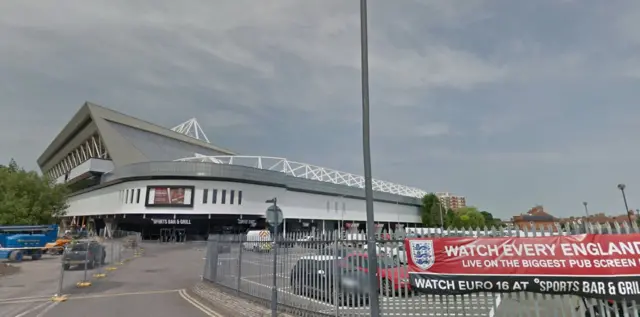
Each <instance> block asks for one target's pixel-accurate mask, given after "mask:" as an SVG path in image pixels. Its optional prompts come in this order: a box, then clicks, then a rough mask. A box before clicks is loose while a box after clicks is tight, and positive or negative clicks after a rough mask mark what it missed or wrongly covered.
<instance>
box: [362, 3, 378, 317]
mask: <svg viewBox="0 0 640 317" xmlns="http://www.w3.org/2000/svg"><path fill="white" fill-rule="evenodd" d="M368 46H369V44H368V35H367V0H360V53H361V55H360V58H361V62H362V66H361V67H362V151H363V157H364V193H365V202H366V210H367V257H368V258H369V272H368V274H369V305H370V307H371V309H370V311H369V314H370V315H371V317H380V306H379V302H378V283H377V281H378V277H377V273H378V260H377V254H376V235H375V222H374V218H373V182H372V180H371V140H370V138H369V136H370V132H369V130H370V129H369V49H368Z"/></svg>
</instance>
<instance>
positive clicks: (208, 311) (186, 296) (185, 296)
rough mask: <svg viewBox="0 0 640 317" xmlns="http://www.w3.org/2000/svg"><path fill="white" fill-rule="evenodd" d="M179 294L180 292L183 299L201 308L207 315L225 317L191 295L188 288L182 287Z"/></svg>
mask: <svg viewBox="0 0 640 317" xmlns="http://www.w3.org/2000/svg"><path fill="white" fill-rule="evenodd" d="M178 294H180V296H181V297H182V299H184V300H186V301H187V302H188V303H189V304H191V305H193V306H194V307H195V308H197V309H199V310H200V311H201V312H203V313H204V314H205V315H207V316H209V317H223V316H222V315H219V314H218V313H216V312H215V311H213V310H212V309H211V308H209V307H207V306H205V305H204V304H202V303H201V302H200V301H198V300H197V299H195V298H193V297H191V295H189V294H188V293H187V291H186V290H184V289H182V290H180V291H179V292H178Z"/></svg>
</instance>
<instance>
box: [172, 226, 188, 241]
mask: <svg viewBox="0 0 640 317" xmlns="http://www.w3.org/2000/svg"><path fill="white" fill-rule="evenodd" d="M174 233H175V237H176V240H175V242H177V243H184V242H185V241H186V240H187V232H186V229H184V228H177V229H174Z"/></svg>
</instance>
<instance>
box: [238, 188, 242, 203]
mask: <svg viewBox="0 0 640 317" xmlns="http://www.w3.org/2000/svg"><path fill="white" fill-rule="evenodd" d="M238 205H242V191H241V190H239V191H238Z"/></svg>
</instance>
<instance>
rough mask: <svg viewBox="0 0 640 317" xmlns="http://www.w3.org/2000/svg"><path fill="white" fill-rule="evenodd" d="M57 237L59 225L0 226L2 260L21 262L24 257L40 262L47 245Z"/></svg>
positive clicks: (0, 254)
mask: <svg viewBox="0 0 640 317" xmlns="http://www.w3.org/2000/svg"><path fill="white" fill-rule="evenodd" d="M57 237H58V225H39V226H0V260H1V259H7V260H10V261H15V262H20V261H22V259H23V257H24V256H29V257H31V259H32V260H39V259H40V258H41V257H42V253H43V252H44V247H45V246H46V244H47V243H49V242H55V241H56V239H57Z"/></svg>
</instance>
